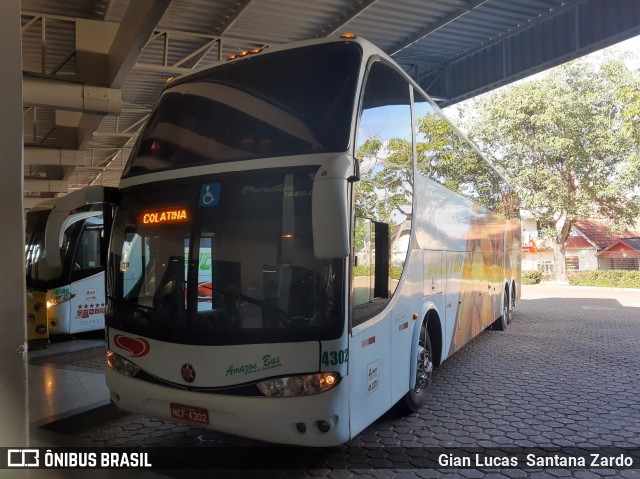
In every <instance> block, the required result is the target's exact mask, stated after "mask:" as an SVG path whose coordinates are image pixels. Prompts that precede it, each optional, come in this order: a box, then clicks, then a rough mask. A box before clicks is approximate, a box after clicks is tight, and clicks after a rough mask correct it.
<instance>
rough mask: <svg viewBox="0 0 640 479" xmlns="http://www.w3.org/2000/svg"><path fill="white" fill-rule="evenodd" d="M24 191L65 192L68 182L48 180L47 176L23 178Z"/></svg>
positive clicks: (67, 189) (67, 188)
mask: <svg viewBox="0 0 640 479" xmlns="http://www.w3.org/2000/svg"><path fill="white" fill-rule="evenodd" d="M24 191H31V192H34V193H66V192H67V191H69V182H68V181H66V180H49V179H47V178H25V179H24Z"/></svg>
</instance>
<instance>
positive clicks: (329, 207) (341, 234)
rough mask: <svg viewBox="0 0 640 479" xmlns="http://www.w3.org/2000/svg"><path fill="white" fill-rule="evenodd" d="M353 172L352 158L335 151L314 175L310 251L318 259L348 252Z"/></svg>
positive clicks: (338, 255) (342, 256)
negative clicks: (349, 196)
mask: <svg viewBox="0 0 640 479" xmlns="http://www.w3.org/2000/svg"><path fill="white" fill-rule="evenodd" d="M352 176H353V162H352V160H351V159H350V157H349V156H347V155H338V156H334V157H333V158H331V159H330V160H329V161H327V162H326V163H325V164H324V165H322V166H321V167H320V169H319V170H318V172H317V173H316V176H315V178H314V179H313V194H312V196H311V215H312V224H313V253H314V255H315V257H316V258H318V259H331V258H346V257H347V256H349V251H350V248H349V201H348V188H347V186H348V183H349V179H350V178H351V177H352Z"/></svg>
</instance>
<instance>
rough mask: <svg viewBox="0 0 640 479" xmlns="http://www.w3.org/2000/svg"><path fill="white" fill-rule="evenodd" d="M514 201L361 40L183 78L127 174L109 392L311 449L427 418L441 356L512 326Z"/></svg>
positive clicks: (232, 62)
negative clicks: (395, 422) (376, 427)
mask: <svg viewBox="0 0 640 479" xmlns="http://www.w3.org/2000/svg"><path fill="white" fill-rule="evenodd" d="M518 210H519V206H518V201H517V199H516V197H515V195H514V193H513V191H512V190H511V188H510V187H509V185H508V184H507V182H506V181H505V180H504V179H503V178H502V177H501V176H500V175H499V174H498V173H497V172H496V171H495V170H494V169H493V168H492V167H491V166H490V164H489V163H488V162H487V161H486V160H485V159H484V158H483V157H482V156H481V155H480V154H479V153H478V152H477V150H476V149H475V148H474V147H473V146H472V145H470V144H469V142H468V141H467V140H466V139H465V138H464V137H462V136H461V135H460V134H459V133H458V132H457V130H456V129H455V128H453V127H452V126H451V125H450V123H448V122H447V121H446V120H445V119H444V117H443V116H442V114H441V112H440V110H439V109H438V108H437V107H436V106H435V104H434V103H433V102H432V101H431V100H430V99H429V98H428V97H427V96H426V94H425V93H424V92H423V91H422V90H421V89H420V88H419V87H418V86H417V84H416V83H415V82H414V81H412V80H411V79H410V77H409V76H408V75H407V74H406V73H405V72H403V71H402V70H401V69H400V68H399V67H398V66H397V65H396V64H395V63H394V62H393V61H392V60H391V59H390V58H389V57H388V56H387V55H385V54H384V53H383V52H382V51H381V50H379V49H378V48H376V47H375V46H373V45H372V44H370V43H368V42H367V41H364V40H361V39H358V38H355V37H352V36H351V37H348V38H345V37H340V38H338V37H334V38H327V39H322V40H312V41H305V42H299V43H295V44H290V45H286V46H280V47H270V48H268V49H265V50H264V51H258V50H255V51H251V52H243V53H242V54H240V55H238V57H237V58H231V59H229V60H228V61H226V62H223V63H221V64H219V65H217V66H215V67H212V68H209V69H206V70H202V71H199V72H195V73H193V74H190V75H189V76H185V77H182V78H180V79H177V80H173V81H172V82H170V83H169V84H168V86H167V88H166V89H165V91H164V93H163V95H162V97H161V98H160V101H159V103H158V105H157V107H156V108H155V110H154V112H153V113H152V114H151V116H150V118H149V120H148V123H147V125H146V126H145V128H144V130H143V131H142V133H141V135H140V138H139V139H138V143H137V146H136V147H135V149H134V151H133V153H132V155H131V158H130V160H129V162H128V165H127V167H126V168H125V171H124V173H123V177H122V180H121V183H120V192H119V203H118V208H117V213H116V216H115V219H114V227H113V233H112V237H111V244H110V254H109V262H108V267H107V283H108V284H107V289H108V304H107V315H106V323H107V330H108V331H107V333H108V334H107V336H108V349H109V351H108V363H109V367H108V368H107V369H108V370H107V375H106V376H107V384H108V387H109V389H110V391H111V399H112V401H113V402H114V403H115V404H116V405H117V406H119V407H120V408H122V409H124V410H128V411H134V412H139V413H144V414H148V415H152V416H156V417H162V418H168V419H176V420H180V421H185V422H188V423H191V424H196V425H201V426H206V427H209V428H211V429H215V430H218V431H223V432H228V433H233V434H237V435H241V436H246V437H251V438H256V439H260V440H264V441H270V442H276V443H286V444H300V445H310V446H328V445H335V444H340V443H343V442H345V441H347V440H348V439H350V438H352V437H354V436H355V435H356V434H358V433H359V432H360V431H362V430H363V429H364V428H365V427H366V426H368V425H369V424H371V423H372V422H373V421H375V420H376V419H377V418H378V417H380V416H381V415H382V414H383V413H384V412H385V411H387V410H389V409H390V408H391V407H392V406H394V405H396V404H397V407H398V408H399V409H400V410H403V411H406V412H411V411H416V410H418V409H419V408H420V407H421V405H422V404H423V401H424V399H425V396H426V394H427V389H428V387H429V383H430V380H431V375H432V369H433V367H434V366H438V365H440V364H441V363H442V361H444V360H445V359H446V358H448V357H450V356H451V355H452V354H454V353H455V352H456V351H457V350H458V349H459V348H460V347H462V346H463V345H464V344H465V343H467V342H468V341H469V340H471V339H472V338H473V337H474V336H475V335H477V334H479V333H480V332H481V331H482V330H484V329H485V328H487V327H489V326H491V325H493V326H494V327H495V328H496V329H504V327H505V326H506V325H507V323H508V322H509V318H510V310H511V308H512V307H513V306H515V302H516V299H517V298H518V295H519V289H520V246H521V245H520V239H519V235H520V227H519V219H518Z"/></svg>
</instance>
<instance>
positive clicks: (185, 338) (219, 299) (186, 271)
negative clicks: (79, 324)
mask: <svg viewBox="0 0 640 479" xmlns="http://www.w3.org/2000/svg"><path fill="white" fill-rule="evenodd" d="M316 170H317V167H305V168H288V169H287V171H286V172H283V171H279V172H278V170H261V171H253V172H247V173H238V172H237V173H226V174H221V175H216V176H209V177H202V178H201V179H200V180H199V181H198V182H197V184H193V180H191V182H192V183H191V184H189V183H188V181H187V180H185V181H174V182H172V183H171V185H169V184H160V183H157V184H153V185H146V186H139V187H136V188H131V190H130V192H129V194H127V195H126V196H124V197H123V198H122V200H121V203H120V205H119V207H118V213H117V215H116V219H115V222H114V226H113V234H112V238H111V248H110V255H111V257H110V260H109V266H108V267H109V271H110V273H109V276H110V278H111V280H110V282H109V285H108V295H109V308H108V311H107V324H108V325H109V326H112V327H115V328H117V329H121V330H126V331H131V332H134V333H135V334H140V335H144V336H145V337H150V338H155V339H160V340H165V341H171V342H180V343H183V344H247V343H264V342H286V341H300V340H302V339H317V340H320V339H328V338H334V337H338V336H339V335H340V334H341V332H342V321H343V319H342V317H343V314H342V313H341V306H340V305H341V304H342V301H341V300H340V295H341V294H343V290H344V288H343V286H342V284H343V283H342V279H341V278H342V277H343V273H342V271H343V267H344V266H343V264H342V263H343V260H319V259H317V258H315V256H314V254H313V243H312V231H311V190H312V186H313V177H314V175H315V172H316Z"/></svg>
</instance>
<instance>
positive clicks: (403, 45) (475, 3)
mask: <svg viewBox="0 0 640 479" xmlns="http://www.w3.org/2000/svg"><path fill="white" fill-rule="evenodd" d="M488 1H489V0H474V1H473V2H470V3H469V5H467V6H466V7H464V8H461V9H460V10H456V11H455V12H453V13H452V14H451V15H447V16H446V17H444V18H443V19H442V20H439V21H438V22H436V23H434V24H433V25H429V26H428V27H426V28H423V29H422V30H420V31H419V32H418V33H416V34H415V35H412V36H411V37H409V38H407V39H406V40H404V41H402V42H400V43H398V44H396V45H394V46H393V47H391V48H389V49H388V50H387V53H388V54H389V55H390V56H393V55H395V54H397V53H398V52H400V51H402V50H404V49H405V48H407V47H409V46H411V45H413V44H414V43H416V42H418V41H420V40H422V39H423V38H424V37H426V36H427V35H430V34H431V33H433V32H435V31H437V30H440V29H441V28H442V27H444V26H445V25H448V24H449V23H451V22H453V21H454V20H456V19H457V18H460V17H461V16H462V15H465V14H466V13H469V12H470V11H471V10H473V9H474V8H478V7H479V6H480V5H482V4H483V3H487V2H488Z"/></svg>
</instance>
